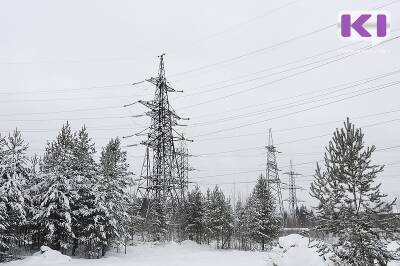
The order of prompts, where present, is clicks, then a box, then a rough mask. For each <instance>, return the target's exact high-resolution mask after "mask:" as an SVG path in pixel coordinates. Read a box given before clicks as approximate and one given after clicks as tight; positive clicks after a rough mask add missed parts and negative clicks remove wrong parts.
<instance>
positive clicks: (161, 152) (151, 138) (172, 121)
mask: <svg viewBox="0 0 400 266" xmlns="http://www.w3.org/2000/svg"><path fill="white" fill-rule="evenodd" d="M159 57H160V65H159V70H158V76H157V77H156V78H153V77H152V78H150V79H147V80H146V81H147V82H150V83H152V84H153V85H155V86H156V90H155V94H154V99H153V100H150V101H142V100H140V101H138V102H139V103H141V104H142V105H144V106H145V107H147V108H148V109H149V111H147V112H146V115H147V116H149V117H150V119H151V124H150V126H149V127H148V128H147V129H146V130H143V131H142V132H140V133H138V134H135V135H137V136H140V135H142V136H143V135H144V136H147V140H145V141H142V142H141V144H143V145H144V146H146V152H145V156H144V161H143V165H142V170H141V174H140V177H139V179H138V180H137V181H138V183H137V184H138V187H137V195H138V196H141V198H142V199H143V203H142V213H143V212H144V213H145V215H146V217H147V214H148V213H149V210H150V209H151V207H152V202H157V203H159V204H161V206H163V207H166V206H177V204H178V205H179V204H181V203H182V201H183V200H184V197H185V194H186V192H187V187H188V185H187V176H185V174H184V172H183V170H184V169H183V168H182V167H181V165H180V163H179V161H178V160H179V154H178V152H177V148H176V145H175V144H176V142H177V141H184V140H185V138H184V136H183V135H181V134H179V133H177V131H176V130H175V129H174V127H176V126H180V125H179V124H178V121H179V120H188V119H184V118H182V117H180V116H178V115H177V114H176V112H175V111H174V109H173V108H172V107H171V105H170V102H169V99H168V93H171V92H176V90H175V89H173V88H172V87H171V86H169V83H168V82H167V80H166V78H165V69H164V54H162V55H161V56H159Z"/></svg>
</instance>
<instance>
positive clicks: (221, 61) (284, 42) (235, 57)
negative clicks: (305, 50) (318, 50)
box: [169, 0, 399, 77]
mask: <svg viewBox="0 0 400 266" xmlns="http://www.w3.org/2000/svg"><path fill="white" fill-rule="evenodd" d="M398 2H399V0H397V1H393V2H390V3H387V4H385V5H382V6H378V7H375V8H374V9H375V10H378V9H380V8H382V7H387V6H390V5H393V4H395V3H398ZM335 26H337V23H333V24H329V25H326V26H324V27H321V28H318V29H315V30H313V31H310V32H306V33H303V34H300V35H298V36H296V37H292V38H289V39H287V40H285V41H281V42H278V43H276V44H272V45H269V46H266V47H262V48H259V49H256V50H252V51H249V52H246V53H243V54H241V55H238V56H234V57H230V58H227V59H224V60H220V61H217V62H215V63H211V64H207V65H203V66H200V67H196V68H192V69H189V70H187V71H182V72H178V73H175V74H172V75H170V76H169V77H175V76H182V75H187V74H190V73H193V72H197V71H201V70H204V69H208V68H213V67H216V66H219V65H225V64H227V63H229V62H232V61H237V60H239V59H242V58H246V57H249V56H252V55H256V54H259V53H262V52H266V51H270V50H273V49H276V48H279V47H281V46H284V45H285V44H288V43H291V42H294V41H297V40H301V39H304V38H307V37H309V36H312V35H314V34H317V33H320V32H323V31H325V30H327V29H330V28H334V27H335Z"/></svg>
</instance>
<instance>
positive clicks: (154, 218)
mask: <svg viewBox="0 0 400 266" xmlns="http://www.w3.org/2000/svg"><path fill="white" fill-rule="evenodd" d="M150 204H151V208H150V209H149V213H148V217H147V223H148V225H147V231H148V233H149V234H150V236H151V237H152V240H153V241H165V240H167V237H168V228H167V222H168V221H167V213H166V209H167V206H165V204H164V203H163V202H162V201H161V199H153V200H152V201H151V203H150Z"/></svg>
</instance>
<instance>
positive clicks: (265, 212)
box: [247, 175, 282, 250]
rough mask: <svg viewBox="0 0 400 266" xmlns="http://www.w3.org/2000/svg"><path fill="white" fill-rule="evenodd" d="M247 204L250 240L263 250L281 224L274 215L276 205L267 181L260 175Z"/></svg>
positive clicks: (273, 237) (277, 232) (275, 235)
mask: <svg viewBox="0 0 400 266" xmlns="http://www.w3.org/2000/svg"><path fill="white" fill-rule="evenodd" d="M247 204H248V209H249V213H248V215H249V229H250V235H251V238H252V239H253V240H254V241H256V242H258V243H260V245H261V249H262V250H265V244H267V243H270V242H271V241H273V240H274V239H275V238H276V237H277V236H278V234H279V231H280V229H281V226H282V223H281V219H280V218H279V217H278V216H277V215H276V211H275V210H276V204H275V201H274V198H273V196H272V194H271V191H270V189H269V187H268V184H267V180H266V178H265V177H263V176H262V175H260V177H259V178H258V180H257V184H256V186H255V187H254V189H253V192H252V194H251V196H250V198H249V200H248V202H247Z"/></svg>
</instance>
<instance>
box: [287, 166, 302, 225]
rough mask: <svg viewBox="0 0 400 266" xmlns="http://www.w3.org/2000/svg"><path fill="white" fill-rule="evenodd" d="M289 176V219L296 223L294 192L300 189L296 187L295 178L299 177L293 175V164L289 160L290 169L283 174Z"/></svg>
mask: <svg viewBox="0 0 400 266" xmlns="http://www.w3.org/2000/svg"><path fill="white" fill-rule="evenodd" d="M284 174H286V175H288V176H289V183H288V187H287V189H288V190H289V198H288V199H287V201H288V202H289V217H290V219H292V221H293V222H296V220H297V217H296V216H297V214H296V210H297V195H296V190H297V189H300V188H299V187H297V186H296V176H298V175H300V174H298V173H295V172H294V171H293V164H292V160H290V168H289V172H286V173H284Z"/></svg>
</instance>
